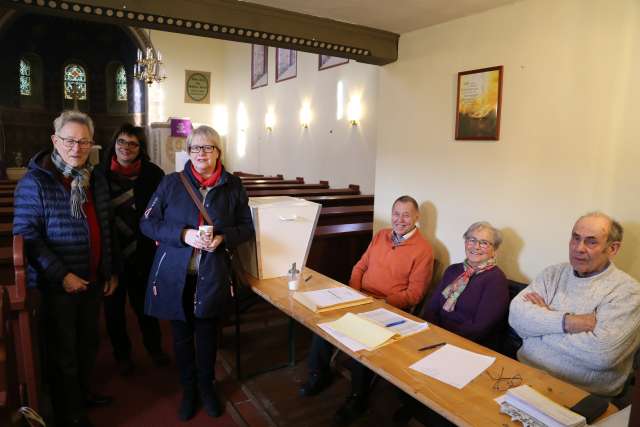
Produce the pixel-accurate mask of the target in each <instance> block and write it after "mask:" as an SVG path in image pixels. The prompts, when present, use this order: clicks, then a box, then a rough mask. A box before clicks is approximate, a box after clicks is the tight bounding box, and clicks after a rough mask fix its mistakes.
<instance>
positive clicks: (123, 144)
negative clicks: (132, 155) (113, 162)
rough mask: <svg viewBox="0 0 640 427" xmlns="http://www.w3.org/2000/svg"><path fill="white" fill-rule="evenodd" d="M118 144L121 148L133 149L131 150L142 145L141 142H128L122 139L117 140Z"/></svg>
mask: <svg viewBox="0 0 640 427" xmlns="http://www.w3.org/2000/svg"><path fill="white" fill-rule="evenodd" d="M116 144H118V145H120V146H121V147H131V148H138V147H140V143H139V142H136V141H127V140H126V139H122V138H118V139H116Z"/></svg>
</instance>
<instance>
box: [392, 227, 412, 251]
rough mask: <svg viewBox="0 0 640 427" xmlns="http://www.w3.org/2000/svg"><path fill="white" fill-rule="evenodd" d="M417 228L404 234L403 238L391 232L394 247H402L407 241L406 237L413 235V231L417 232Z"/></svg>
mask: <svg viewBox="0 0 640 427" xmlns="http://www.w3.org/2000/svg"><path fill="white" fill-rule="evenodd" d="M415 229H416V227H413V228H412V229H411V230H409V231H407V232H406V233H404V234H403V235H402V236H401V235H399V234H397V233H396V232H395V231H393V230H392V231H391V244H392V245H393V247H394V248H395V247H396V246H400V245H401V244H402V243H403V242H404V241H405V240H407V238H406V237H404V236H406V235H407V234H409V233H411V232H412V231H413V230H415Z"/></svg>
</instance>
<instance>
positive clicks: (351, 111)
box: [347, 96, 362, 126]
mask: <svg viewBox="0 0 640 427" xmlns="http://www.w3.org/2000/svg"><path fill="white" fill-rule="evenodd" d="M347 118H348V119H349V122H351V125H352V126H358V124H359V123H360V119H362V103H361V102H360V97H359V96H352V97H351V99H350V100H349V104H347Z"/></svg>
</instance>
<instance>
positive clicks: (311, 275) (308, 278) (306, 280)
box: [304, 274, 313, 282]
mask: <svg viewBox="0 0 640 427" xmlns="http://www.w3.org/2000/svg"><path fill="white" fill-rule="evenodd" d="M312 277H313V274H310V275H309V276H307V278H306V279H304V281H305V282H308V281H309V280H311V278H312Z"/></svg>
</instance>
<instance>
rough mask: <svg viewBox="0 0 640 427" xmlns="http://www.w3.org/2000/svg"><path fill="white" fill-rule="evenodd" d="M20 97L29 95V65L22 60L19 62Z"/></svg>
mask: <svg viewBox="0 0 640 427" xmlns="http://www.w3.org/2000/svg"><path fill="white" fill-rule="evenodd" d="M20 95H24V96H30V95H31V63H30V62H29V61H27V60H26V59H24V58H23V59H21V60H20Z"/></svg>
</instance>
